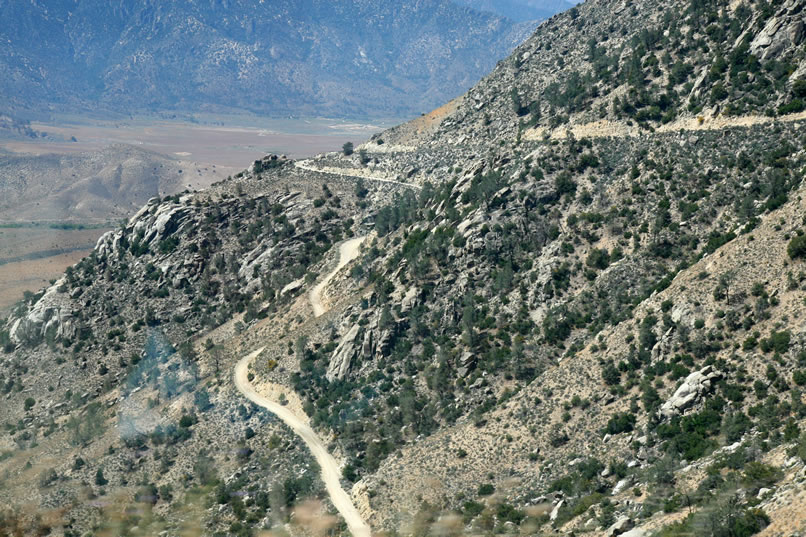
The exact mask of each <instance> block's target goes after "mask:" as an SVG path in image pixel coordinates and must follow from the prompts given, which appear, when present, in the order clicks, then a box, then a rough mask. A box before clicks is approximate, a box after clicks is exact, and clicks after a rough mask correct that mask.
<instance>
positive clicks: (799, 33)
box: [750, 0, 804, 60]
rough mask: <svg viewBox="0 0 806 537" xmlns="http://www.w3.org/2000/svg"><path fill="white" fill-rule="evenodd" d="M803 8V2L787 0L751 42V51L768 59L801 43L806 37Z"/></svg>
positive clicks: (762, 58)
mask: <svg viewBox="0 0 806 537" xmlns="http://www.w3.org/2000/svg"><path fill="white" fill-rule="evenodd" d="M802 8H803V4H802V3H801V2H796V1H794V0H789V1H788V2H786V3H785V4H784V5H783V6H782V9H781V10H780V11H778V13H777V14H776V16H774V17H772V18H770V20H769V21H767V24H766V25H765V26H764V29H763V30H761V32H759V33H758V34H757V35H756V36H755V38H754V39H753V41H752V42H751V43H750V51H751V52H752V53H753V54H756V55H757V56H759V57H760V59H761V60H768V59H771V58H775V57H776V56H777V55H778V54H780V53H781V51H782V50H784V49H785V48H788V47H793V46H797V45H799V44H800V43H801V42H802V41H803V37H804V14H803V11H802Z"/></svg>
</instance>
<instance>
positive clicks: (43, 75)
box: [0, 0, 534, 117]
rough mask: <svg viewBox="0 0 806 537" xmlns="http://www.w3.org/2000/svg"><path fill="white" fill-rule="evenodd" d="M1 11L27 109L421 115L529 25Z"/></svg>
mask: <svg viewBox="0 0 806 537" xmlns="http://www.w3.org/2000/svg"><path fill="white" fill-rule="evenodd" d="M0 17H2V19H3V20H5V21H8V22H9V24H5V25H3V28H2V29H0V51H1V52H2V53H1V54H0V58H1V59H0V74H2V76H0V95H3V97H4V100H5V105H4V106H5V107H6V110H7V111H9V110H11V111H16V112H17V113H18V114H23V115H24V114H25V113H28V114H30V113H39V112H40V109H41V108H42V106H44V107H45V108H46V109H57V110H64V109H68V110H89V111H92V112H93V113H97V112H98V111H112V112H123V113H129V112H137V111H140V112H143V111H154V110H176V109H179V110H198V109H199V108H202V109H206V110H215V111H229V110H246V111H252V112H259V113H261V114H264V115H270V116H287V115H289V114H293V115H307V116H317V115H327V116H330V117H400V116H401V115H412V114H416V113H418V112H422V111H424V110H428V109H430V108H433V107H434V106H436V105H437V104H439V103H440V102H443V101H445V100H446V99H450V98H452V97H454V96H455V95H457V94H459V93H461V92H462V91H465V90H466V89H467V88H469V87H470V86H471V85H472V84H473V83H475V82H476V81H477V80H478V78H479V77H480V76H481V75H483V74H484V73H485V72H487V71H488V70H489V69H490V68H491V67H492V65H494V63H495V61H497V60H498V59H499V58H502V57H504V56H506V55H507V54H508V53H509V52H510V51H511V50H512V49H513V48H514V47H515V46H516V45H517V44H518V43H520V42H522V41H523V39H525V38H526V37H527V36H528V35H529V33H530V32H531V30H533V29H534V24H533V23H523V24H515V23H513V22H512V21H510V20H508V19H504V18H501V17H499V16H496V15H493V14H490V13H480V12H476V11H472V10H469V9H467V8H463V7H460V6H457V5H455V4H452V3H451V2H449V1H447V0H427V1H420V2H404V1H400V0H396V1H393V2H380V1H364V0H361V1H358V0H341V1H337V2H332V1H327V2H322V1H319V0H306V1H303V2H301V1H293V2H292V1H288V0H285V1H281V2H262V1H257V0H236V1H227V2H179V3H177V2H163V1H150V2H132V1H124V2H116V3H111V4H110V3H109V2H99V1H96V0H69V1H60V2H49V3H48V4H47V5H44V4H38V3H31V2H27V3H26V2H4V3H3V4H0Z"/></svg>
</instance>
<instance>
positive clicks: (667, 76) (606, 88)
mask: <svg viewBox="0 0 806 537" xmlns="http://www.w3.org/2000/svg"><path fill="white" fill-rule="evenodd" d="M675 5H676V7H678V8H679V11H676V10H674V9H670V6H669V4H668V3H667V2H653V1H649V2H613V1H610V0H600V1H589V2H585V3H584V4H581V5H579V6H578V7H577V8H576V9H575V10H572V11H569V12H567V13H563V14H562V15H560V16H557V17H553V18H552V19H551V20H549V21H546V22H544V23H542V24H541V25H540V28H539V29H538V31H537V32H535V34H534V35H533V36H532V37H531V38H529V39H528V40H527V41H526V42H524V43H523V44H522V45H520V46H519V47H518V48H517V49H516V51H515V52H514V53H513V54H512V56H511V57H510V58H509V59H508V60H507V61H503V62H500V63H499V64H498V65H497V66H496V68H495V69H494V70H493V72H492V73H491V74H490V75H489V76H487V77H485V78H484V79H483V80H482V81H481V82H480V83H479V84H478V85H476V86H475V87H474V88H473V89H472V90H471V91H469V92H468V93H467V94H466V95H465V96H464V98H463V99H462V101H461V104H460V105H459V106H458V107H457V108H456V110H455V111H453V112H452V113H451V114H450V115H449V116H446V117H441V118H439V124H438V125H435V126H433V128H432V129H431V130H430V133H431V135H430V136H429V137H427V138H426V139H424V140H422V141H423V142H425V141H431V142H432V143H444V142H445V141H453V143H465V142H467V141H469V140H471V139H472V140H474V141H480V140H481V139H484V138H488V137H493V138H497V137H501V136H503V137H506V138H515V137H517V136H523V137H529V138H535V139H536V138H541V137H542V136H544V135H553V134H554V133H562V132H564V131H565V130H567V129H569V128H570V129H579V130H581V131H583V132H584V131H585V127H587V130H588V134H589V135H599V136H607V135H615V134H624V133H625V131H630V130H632V131H634V134H637V135H638V134H641V133H646V132H651V131H652V130H655V129H663V130H668V131H674V130H676V129H678V128H679V127H680V126H681V125H680V124H681V122H682V123H685V121H686V120H693V121H697V122H700V123H701V124H703V125H704V126H706V127H707V126H708V123H709V122H710V121H711V120H713V119H714V118H717V117H718V118H727V119H730V118H734V119H736V118H745V117H747V116H753V117H760V118H775V117H778V116H785V115H788V114H794V113H799V112H802V111H803V110H804V101H803V99H804V98H806V84H804V83H798V81H800V80H801V79H802V78H803V77H804V74H806V73H804V69H806V67H804V63H803V50H802V47H801V46H800V45H801V44H802V41H803V38H804V30H803V20H802V13H801V4H800V2H797V1H795V0H789V1H786V2H755V3H742V2H722V3H716V2H691V3H685V2H684V3H680V4H679V5H678V4H675ZM401 127H403V128H401V129H400V131H401V132H400V133H399V136H403V137H404V138H405V137H406V136H408V135H409V133H408V130H407V129H405V128H404V127H405V126H401ZM629 127H635V129H629ZM386 138H388V139H394V137H393V136H392V135H391V134H389V135H387V136H386Z"/></svg>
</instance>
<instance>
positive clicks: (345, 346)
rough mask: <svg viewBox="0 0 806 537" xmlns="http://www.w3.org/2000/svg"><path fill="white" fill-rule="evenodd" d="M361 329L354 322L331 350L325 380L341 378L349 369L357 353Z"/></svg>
mask: <svg viewBox="0 0 806 537" xmlns="http://www.w3.org/2000/svg"><path fill="white" fill-rule="evenodd" d="M360 331H361V326H359V325H357V324H354V325H353V327H352V328H350V331H349V332H347V335H345V336H344V337H343V338H342V340H341V342H340V343H339V346H338V347H336V350H335V351H333V356H332V357H331V358H330V365H329V366H328V368H327V375H326V376H327V380H329V381H331V382H332V381H334V380H341V379H343V378H344V377H345V376H347V373H348V372H349V371H350V366H351V365H352V362H353V359H354V358H355V356H356V354H357V353H358V349H359V345H358V334H359V332H360Z"/></svg>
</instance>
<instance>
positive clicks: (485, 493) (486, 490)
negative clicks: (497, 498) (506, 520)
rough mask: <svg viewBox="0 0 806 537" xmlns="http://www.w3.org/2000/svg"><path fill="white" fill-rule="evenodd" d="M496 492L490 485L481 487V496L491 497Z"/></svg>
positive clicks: (485, 484) (486, 484)
mask: <svg viewBox="0 0 806 537" xmlns="http://www.w3.org/2000/svg"><path fill="white" fill-rule="evenodd" d="M493 492H495V487H494V486H493V485H492V484H490V483H484V484H483V485H479V496H489V495H490V494H492V493H493Z"/></svg>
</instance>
